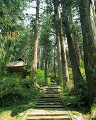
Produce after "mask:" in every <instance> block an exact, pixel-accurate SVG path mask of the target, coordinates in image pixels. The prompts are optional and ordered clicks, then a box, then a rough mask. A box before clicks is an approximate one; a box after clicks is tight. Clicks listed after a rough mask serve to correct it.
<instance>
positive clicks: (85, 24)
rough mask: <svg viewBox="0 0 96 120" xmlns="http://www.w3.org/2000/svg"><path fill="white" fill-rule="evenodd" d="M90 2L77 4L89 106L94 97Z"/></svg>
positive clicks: (95, 80) (95, 62)
mask: <svg viewBox="0 0 96 120" xmlns="http://www.w3.org/2000/svg"><path fill="white" fill-rule="evenodd" d="M90 4H91V3H90V1H89V0H83V1H82V0H81V1H80V6H79V8H80V21H81V26H82V34H83V48H84V63H85V73H86V81H87V90H88V101H89V107H91V105H92V103H93V101H94V97H96V47H95V37H96V36H95V34H94V32H93V28H92V27H93V26H92V24H91V22H92V21H91V19H90Z"/></svg>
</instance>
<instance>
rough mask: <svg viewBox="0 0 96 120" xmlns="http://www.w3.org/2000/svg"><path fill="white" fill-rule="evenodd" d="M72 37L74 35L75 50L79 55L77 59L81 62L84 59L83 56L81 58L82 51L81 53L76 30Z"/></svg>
mask: <svg viewBox="0 0 96 120" xmlns="http://www.w3.org/2000/svg"><path fill="white" fill-rule="evenodd" d="M72 37H73V44H74V48H75V52H76V56H77V61H78V64H79V63H80V62H81V61H82V58H81V53H80V48H79V41H78V37H77V35H76V33H75V32H73V33H72Z"/></svg>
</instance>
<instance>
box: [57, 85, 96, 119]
mask: <svg viewBox="0 0 96 120" xmlns="http://www.w3.org/2000/svg"><path fill="white" fill-rule="evenodd" d="M58 88H59V92H60V96H61V99H62V102H63V104H64V106H65V108H66V109H67V110H68V111H69V113H70V115H71V117H72V120H96V116H94V117H93V116H92V115H93V114H91V113H90V111H89V109H88V105H87V103H84V101H82V99H80V98H79V97H76V96H74V95H71V94H70V93H69V92H68V91H65V90H63V88H62V87H60V86H58ZM95 110H96V108H95ZM94 114H95V115H96V112H94Z"/></svg>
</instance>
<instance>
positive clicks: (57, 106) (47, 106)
mask: <svg viewBox="0 0 96 120" xmlns="http://www.w3.org/2000/svg"><path fill="white" fill-rule="evenodd" d="M34 108H64V106H63V105H36V106H35V107H34Z"/></svg>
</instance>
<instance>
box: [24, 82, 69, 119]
mask: <svg viewBox="0 0 96 120" xmlns="http://www.w3.org/2000/svg"><path fill="white" fill-rule="evenodd" d="M26 120H71V118H70V116H69V113H68V111H66V110H65V109H64V106H63V104H62V101H61V99H60V95H59V93H58V88H57V86H56V84H55V82H54V81H53V80H52V81H51V87H48V88H46V93H45V94H44V95H43V96H42V98H40V100H39V101H38V102H37V104H36V105H35V107H34V110H33V111H31V112H30V113H29V114H28V115H27V119H26Z"/></svg>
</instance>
